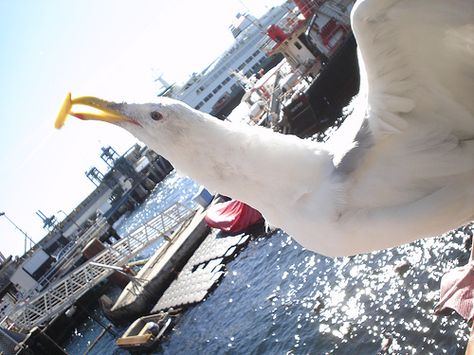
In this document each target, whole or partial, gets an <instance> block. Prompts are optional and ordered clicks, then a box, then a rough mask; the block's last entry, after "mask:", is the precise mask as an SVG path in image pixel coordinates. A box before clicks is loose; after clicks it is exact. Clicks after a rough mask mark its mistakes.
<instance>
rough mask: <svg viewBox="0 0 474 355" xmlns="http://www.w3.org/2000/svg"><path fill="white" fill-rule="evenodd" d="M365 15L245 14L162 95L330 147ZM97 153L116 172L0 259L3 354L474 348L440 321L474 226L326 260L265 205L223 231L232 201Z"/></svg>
mask: <svg viewBox="0 0 474 355" xmlns="http://www.w3.org/2000/svg"><path fill="white" fill-rule="evenodd" d="M352 5H353V1H349V0H340V1H324V0H322V1H315V2H312V1H296V0H295V1H288V2H286V3H285V4H284V5H282V6H279V7H272V8H271V9H269V11H268V12H267V14H266V15H265V16H263V17H262V18H260V19H256V18H253V17H252V16H250V15H248V14H247V15H245V16H240V14H239V16H238V17H237V19H238V20H239V21H237V22H236V23H234V24H232V25H231V26H230V27H229V29H230V30H231V32H232V35H233V36H234V38H235V42H234V44H233V45H232V46H231V47H230V48H229V49H228V50H227V51H226V52H224V54H222V55H221V56H220V57H218V58H217V59H216V60H215V61H214V62H213V63H212V64H211V65H209V66H208V67H207V68H206V69H205V70H204V71H203V72H201V73H194V74H193V75H192V77H191V78H190V79H189V80H188V81H187V82H186V83H185V84H183V85H178V84H176V83H174V84H170V83H168V82H166V80H164V78H163V77H160V78H158V79H157V80H156V81H157V82H159V83H160V85H161V89H160V92H159V94H158V96H163V97H170V98H174V99H175V98H177V99H180V100H183V101H185V102H186V103H188V104H189V105H190V106H192V107H194V108H196V109H200V110H203V111H205V112H209V113H211V114H213V115H214V116H216V117H218V118H219V119H221V120H226V121H231V122H232V123H233V124H244V125H258V126H263V127H266V128H267V129H271V130H274V131H277V132H280V133H283V134H292V135H296V136H298V137H300V138H306V139H311V140H314V141H318V142H323V141H325V140H326V139H327V138H328V137H329V136H330V135H331V134H332V132H334V131H335V130H336V129H337V128H338V127H339V126H340V124H341V123H342V122H343V121H344V119H345V118H346V117H347V115H348V112H347V111H346V108H347V106H348V105H349V104H350V103H351V101H352V99H353V97H354V95H356V94H357V91H358V88H359V82H360V78H359V69H358V63H357V45H356V42H355V38H354V35H353V34H352V32H351V30H350V19H349V14H350V10H351V8H352ZM262 29H264V31H263V30H262ZM233 59H235V60H233ZM239 64H240V65H239ZM226 90H227V91H226ZM69 100H71V98H70V94H69ZM62 111H63V109H62ZM64 119H65V116H64ZM64 119H63V120H62V122H61V124H63V123H64ZM99 154H100V159H101V160H102V161H103V163H105V166H106V169H105V170H104V169H102V170H100V169H98V168H97V167H91V168H90V169H88V170H87V171H86V172H85V176H86V178H87V179H88V180H89V181H90V182H91V183H92V184H93V185H94V190H93V192H92V193H90V194H89V195H88V196H86V197H85V198H84V199H83V200H82V201H81V202H80V203H79V204H78V205H77V207H76V208H75V209H74V210H73V211H71V212H70V213H65V212H64V211H63V212H62V213H63V214H64V215H65V218H64V219H61V220H59V216H58V215H57V214H56V215H48V214H44V213H43V212H41V211H39V210H38V212H37V215H38V216H39V217H40V218H41V220H42V223H43V224H44V229H45V231H46V236H45V237H44V238H43V239H41V240H39V241H37V242H33V241H31V242H32V245H31V248H30V249H29V250H26V245H27V244H26V243H27V240H26V239H25V254H24V255H23V256H22V257H20V258H12V257H9V258H5V259H4V260H3V262H2V264H1V270H0V295H1V297H0V299H1V303H0V314H1V319H0V353H4V354H19V355H30V354H35V355H36V354H38V355H41V354H58V355H64V354H114V355H118V354H128V353H153V354H191V353H192V354H210V353H211V354H280V353H281V354H354V353H361V354H405V353H406V354H415V353H421V354H465V351H466V346H467V344H468V340H469V334H470V331H471V329H470V326H469V323H468V322H466V321H465V320H464V319H463V318H462V317H461V316H459V315H458V314H457V313H455V312H454V311H451V312H449V311H448V312H446V311H445V312H444V313H438V312H435V311H434V310H435V308H436V307H437V304H438V302H439V300H440V282H441V278H442V276H443V275H444V274H445V273H446V272H448V271H449V270H451V269H453V268H455V267H457V266H459V265H465V264H467V263H468V261H469V260H470V255H471V253H472V251H470V247H471V243H472V236H473V234H474V230H473V229H474V226H473V225H472V224H469V225H467V226H465V227H462V228H459V229H457V230H454V231H451V232H449V233H446V234H445V235H442V236H438V237H435V238H431V239H423V240H419V241H416V242H414V243H410V244H406V245H403V246H399V247H396V248H391V249H385V250H381V251H376V252H371V253H366V254H359V255H355V256H350V257H336V258H329V257H324V256H321V255H319V254H317V253H314V252H311V251H309V250H306V249H305V248H303V247H302V246H301V245H299V244H298V243H297V242H295V240H294V239H292V238H291V236H290V235H288V234H287V233H285V231H283V230H280V229H279V228H278V226H269V225H266V224H265V223H264V217H265V216H262V215H261V214H260V213H259V212H258V211H256V212H257V213H258V216H260V218H257V219H256V220H258V222H255V221H253V222H252V223H250V224H249V225H248V226H246V228H245V229H242V230H238V231H237V232H235V233H234V232H233V231H232V232H228V231H225V230H220V229H218V228H215V227H212V226H211V225H210V222H209V219H208V218H209V215H210V210H211V209H213V208H215V207H216V206H217V205H221V204H222V203H224V202H228V201H229V200H230V198H229V197H227V196H223V195H220V194H219V192H218V191H209V190H207V189H206V187H205V186H201V185H199V184H198V183H196V182H195V181H193V180H192V179H191V178H189V177H187V176H184V175H182V174H181V173H180V171H177V170H176V169H175V168H174V167H173V166H172V164H171V163H170V162H169V161H168V160H166V158H165V157H162V156H160V155H159V154H157V153H156V152H154V151H153V150H152V149H151V148H149V147H147V146H146V145H144V144H142V143H136V144H134V145H133V146H131V147H130V148H129V149H128V150H127V151H126V152H125V153H124V154H118V153H117V151H116V150H115V149H114V148H113V147H112V146H110V145H105V146H103V147H102V148H101V151H100V152H99ZM266 178H267V180H268V184H272V178H273V177H272V176H271V174H270V175H269V176H266ZM248 207H249V208H250V209H251V207H250V206H248ZM3 215H5V213H3ZM221 217H222V220H223V221H224V222H228V219H229V215H227V214H225V213H223V214H222V216H221ZM232 217H233V218H240V215H238V213H235V214H233V215H232ZM9 221H10V220H9ZM10 222H11V221H10ZM16 227H17V229H19V227H18V226H16ZM247 227H248V228H247ZM19 230H20V231H21V232H23V231H22V230H21V229H19ZM23 233H24V232H23ZM24 234H25V237H26V236H27V235H26V233H24Z"/></svg>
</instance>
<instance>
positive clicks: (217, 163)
mask: <svg viewBox="0 0 474 355" xmlns="http://www.w3.org/2000/svg"><path fill="white" fill-rule="evenodd" d="M352 26H353V29H354V33H355V36H356V39H357V42H358V45H359V59H360V71H361V89H360V93H359V96H358V97H357V99H356V100H355V102H354V111H353V113H352V115H351V116H350V117H348V118H347V119H346V121H345V122H344V124H343V125H342V127H341V128H340V129H339V130H338V131H337V132H336V133H335V134H334V136H333V137H332V138H331V139H330V140H329V141H328V142H327V143H326V144H319V143H313V142H310V141H305V140H301V139H298V138H296V137H293V136H283V135H281V134H277V133H273V132H271V131H269V130H266V129H261V128H250V127H244V126H241V125H237V124H230V123H224V122H220V121H218V120H216V119H214V118H212V117H210V116H209V115H206V114H203V113H201V112H198V111H196V110H194V109H192V108H190V107H188V106H187V105H185V104H182V103H179V102H176V101H172V100H168V99H160V102H159V103H157V104H149V105H123V110H124V113H125V114H126V115H128V116H130V117H133V118H134V119H136V120H138V121H139V122H140V124H141V125H142V127H139V126H137V125H126V127H125V128H127V129H128V130H130V131H131V132H132V133H133V134H135V135H136V136H137V137H138V138H140V139H142V140H143V141H144V142H145V143H146V144H148V145H149V146H151V147H152V148H153V149H155V150H156V151H157V152H158V153H160V154H163V155H164V156H165V157H167V158H168V159H169V160H170V161H171V162H172V163H173V164H174V165H175V166H176V167H177V168H178V169H180V170H182V171H183V172H184V173H186V174H188V175H190V176H191V177H193V178H195V179H196V180H197V181H199V182H201V183H203V184H204V185H206V186H207V187H208V188H210V189H212V190H214V191H217V192H220V193H223V194H226V195H229V196H231V197H234V198H236V199H239V200H242V201H245V202H246V203H248V204H250V205H252V206H253V207H255V208H257V209H258V210H260V211H261V212H262V213H263V214H264V215H265V216H266V217H267V218H268V219H269V222H270V223H272V224H273V225H275V226H278V227H281V228H283V229H284V230H286V231H287V232H288V233H289V234H290V235H291V236H292V237H294V238H295V239H296V240H297V241H298V242H299V243H301V244H302V245H303V246H304V247H306V248H308V249H311V250H314V251H316V252H318V253H321V254H325V255H331V256H338V255H350V254H356V253H362V252H369V251H372V250H377V249H382V248H388V247H393V246H397V245H400V244H404V243H408V242H411V241H414V240H416V239H419V238H424V237H429V236H434V235H437V234H440V233H443V232H445V231H447V230H449V229H452V228H454V227H457V226H459V225H462V224H464V223H466V222H468V221H470V220H471V219H473V218H474V100H473V99H474V97H473V93H474V80H473V79H474V2H473V1H472V0H452V1H446V0H362V1H358V2H357V3H356V5H355V6H354V10H353V14H352ZM152 110H159V111H160V112H161V113H162V114H163V117H164V119H163V120H161V121H160V122H154V121H152V120H150V118H149V112H150V111H152Z"/></svg>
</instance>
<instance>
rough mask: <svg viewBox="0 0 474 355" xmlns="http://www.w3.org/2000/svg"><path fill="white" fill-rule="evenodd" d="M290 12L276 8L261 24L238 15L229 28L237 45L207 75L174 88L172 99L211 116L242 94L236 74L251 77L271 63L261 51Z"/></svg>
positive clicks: (259, 21) (247, 16)
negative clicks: (271, 28)
mask: <svg viewBox="0 0 474 355" xmlns="http://www.w3.org/2000/svg"><path fill="white" fill-rule="evenodd" d="M287 12H288V10H287V9H286V8H285V7H275V8H272V9H271V10H270V11H269V12H268V13H267V14H265V15H264V16H263V17H262V18H260V19H259V20H257V19H256V18H254V17H253V16H250V15H248V14H238V15H237V18H236V21H235V22H234V23H233V24H232V25H231V26H230V27H229V29H230V30H231V32H232V34H233V36H234V37H235V42H234V44H233V45H232V46H231V47H230V48H229V49H228V50H227V51H225V52H224V54H222V55H221V56H220V57H219V58H217V59H216V60H215V61H214V62H213V63H212V64H211V65H209V66H208V67H207V68H206V69H205V70H204V71H203V72H201V73H199V74H196V73H195V74H193V75H192V77H191V78H190V79H189V80H188V81H187V82H186V83H185V84H184V85H183V86H182V87H174V88H173V89H172V90H171V92H170V93H168V95H169V96H171V97H173V98H176V99H179V100H182V101H184V102H186V103H187V104H188V105H190V106H192V107H194V108H196V109H199V110H201V111H204V112H208V113H210V112H215V111H216V109H217V107H218V106H219V105H221V104H225V103H226V102H228V101H230V100H231V99H233V98H234V97H235V96H238V95H239V94H242V93H243V92H242V89H241V86H240V84H239V80H238V79H237V78H236V77H235V76H234V75H233V74H232V73H233V72H241V73H243V74H244V75H245V76H247V77H250V76H251V75H252V74H254V73H257V72H258V71H259V70H260V69H261V68H262V64H264V63H265V61H267V59H268V56H267V53H265V52H264V51H262V50H261V49H260V48H261V46H262V44H263V43H264V42H265V41H266V29H267V28H268V27H269V26H270V25H271V24H273V23H276V22H278V21H279V20H280V19H281V18H282V17H283V16H284V15H285V14H286V13H287Z"/></svg>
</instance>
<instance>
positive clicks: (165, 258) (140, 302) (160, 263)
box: [102, 208, 209, 322]
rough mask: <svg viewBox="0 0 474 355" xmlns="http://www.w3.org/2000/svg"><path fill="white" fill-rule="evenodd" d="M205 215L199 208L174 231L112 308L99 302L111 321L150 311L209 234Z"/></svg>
mask: <svg viewBox="0 0 474 355" xmlns="http://www.w3.org/2000/svg"><path fill="white" fill-rule="evenodd" d="M205 214H206V210H205V209H203V208H199V209H198V210H197V212H196V213H195V215H194V216H193V218H192V219H190V220H189V221H187V222H185V223H184V224H183V225H182V226H181V227H180V228H179V229H178V230H176V231H175V232H174V233H173V234H172V235H171V236H170V237H169V241H168V242H166V243H164V244H162V245H161V247H160V248H159V249H158V250H157V251H156V252H155V254H154V255H153V257H152V258H150V260H148V262H147V263H146V264H145V265H144V266H143V268H142V269H141V270H140V271H139V272H138V273H137V275H136V276H134V277H131V281H130V282H129V284H128V285H127V286H126V287H125V289H124V290H123V292H122V293H121V295H120V296H119V298H118V299H117V301H116V302H115V304H114V305H113V306H112V307H110V304H107V303H108V301H107V300H106V299H105V302H104V298H103V299H102V300H103V301H102V304H103V306H104V310H105V312H106V314H107V316H108V317H109V318H110V319H111V320H113V321H116V322H121V321H125V320H129V319H134V318H136V317H138V316H141V315H145V314H147V313H149V312H150V310H151V308H152V306H153V305H154V304H155V303H156V302H157V300H158V299H159V298H160V296H161V295H162V294H163V293H164V291H165V290H166V288H168V286H169V285H170V283H171V282H172V281H173V279H174V278H175V277H176V275H177V274H178V273H179V271H180V270H181V269H182V268H183V266H184V265H185V264H186V262H187V261H188V260H189V258H190V257H191V256H192V254H193V253H194V251H195V250H196V249H197V248H198V246H199V245H200V244H201V242H202V241H203V240H204V238H205V237H206V236H207V234H208V233H209V227H208V226H207V224H206V222H205V220H204V216H205ZM108 306H109V307H110V308H108Z"/></svg>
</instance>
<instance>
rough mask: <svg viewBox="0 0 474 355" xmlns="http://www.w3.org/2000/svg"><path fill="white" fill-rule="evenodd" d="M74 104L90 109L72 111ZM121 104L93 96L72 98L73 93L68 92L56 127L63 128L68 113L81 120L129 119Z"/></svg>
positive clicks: (113, 120) (116, 120) (110, 120)
mask: <svg viewBox="0 0 474 355" xmlns="http://www.w3.org/2000/svg"><path fill="white" fill-rule="evenodd" d="M74 105H80V106H83V107H87V108H88V110H87V111H85V112H72V111H71V109H72V107H73V106H74ZM119 106H120V104H117V103H114V102H109V101H105V100H102V99H98V98H96V97H92V96H82V97H78V98H75V99H71V93H68V94H67V96H66V99H65V100H64V102H63V104H62V106H61V110H60V111H59V114H58V117H57V118H56V122H55V123H54V127H55V128H57V129H59V128H61V127H62V126H63V125H64V122H65V121H66V118H67V116H68V115H71V116H74V117H77V118H80V119H81V120H98V121H105V122H110V123H119V122H121V121H128V118H127V117H126V116H125V115H123V114H122V113H121V112H120V111H119V110H118V107H119ZM91 108H92V110H91Z"/></svg>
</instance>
